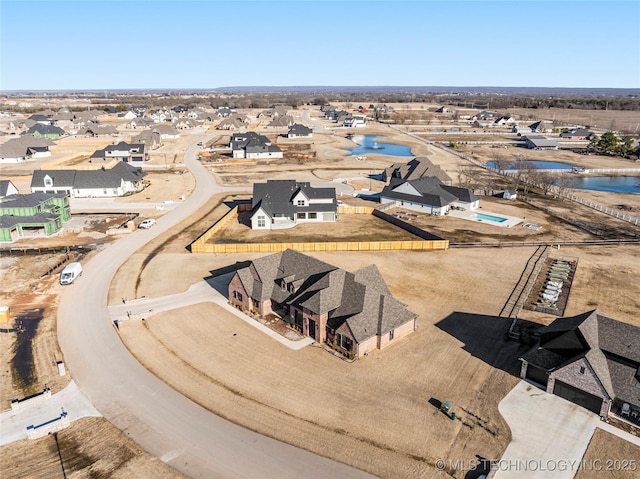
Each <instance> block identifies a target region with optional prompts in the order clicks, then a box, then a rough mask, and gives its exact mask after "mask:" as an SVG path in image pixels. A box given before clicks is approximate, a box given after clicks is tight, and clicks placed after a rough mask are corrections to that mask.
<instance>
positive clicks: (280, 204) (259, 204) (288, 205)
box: [252, 180, 337, 217]
mask: <svg viewBox="0 0 640 479" xmlns="http://www.w3.org/2000/svg"><path fill="white" fill-rule="evenodd" d="M298 192H302V193H303V194H304V195H305V196H306V197H307V198H308V199H309V200H314V199H330V200H332V201H331V202H330V203H315V204H310V205H308V206H298V205H294V204H293V197H294V196H295V195H296V194H298ZM252 206H253V208H254V211H255V210H257V209H258V208H262V210H263V211H264V212H265V213H266V214H268V215H269V216H271V217H273V215H274V214H276V213H278V214H280V213H285V214H286V213H291V214H293V213H296V212H303V211H316V212H319V211H336V207H337V202H336V189H335V188H313V187H312V186H311V184H310V183H309V182H307V181H301V182H297V181H295V180H267V182H266V183H254V184H253V200H252Z"/></svg>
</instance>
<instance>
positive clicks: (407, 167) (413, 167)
mask: <svg viewBox="0 0 640 479" xmlns="http://www.w3.org/2000/svg"><path fill="white" fill-rule="evenodd" d="M423 176H435V177H436V178H438V179H439V180H440V181H441V182H442V183H443V184H445V185H450V184H451V177H450V176H449V175H448V174H446V173H445V172H444V170H443V169H442V168H440V167H439V166H438V165H434V164H433V163H432V162H431V160H429V158H427V157H426V156H416V157H415V158H414V159H413V160H409V161H408V162H407V163H393V164H392V165H391V166H388V167H387V168H385V169H384V171H383V172H382V181H384V182H389V181H391V178H400V179H402V180H405V181H409V180H417V179H419V178H422V177H423Z"/></svg>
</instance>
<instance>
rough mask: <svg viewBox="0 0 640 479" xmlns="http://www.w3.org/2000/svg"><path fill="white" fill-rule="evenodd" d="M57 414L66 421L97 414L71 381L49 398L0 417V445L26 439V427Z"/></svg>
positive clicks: (47, 419)
mask: <svg viewBox="0 0 640 479" xmlns="http://www.w3.org/2000/svg"><path fill="white" fill-rule="evenodd" d="M61 411H64V412H66V413H67V417H68V419H69V421H70V422H73V421H75V420H76V419H80V418H81V417H86V416H100V415H101V414H100V413H99V412H98V411H97V410H96V408H94V407H93V406H92V405H91V403H90V402H89V400H88V399H87V398H86V397H85V396H84V394H82V392H80V391H79V390H78V388H77V386H76V384H75V383H74V382H73V381H71V382H70V383H69V385H68V386H67V387H66V388H64V389H63V390H62V391H60V392H59V393H56V394H53V395H51V397H50V398H45V397H40V398H38V400H36V401H33V400H32V402H31V403H30V404H28V405H25V406H23V407H21V408H20V409H17V410H15V411H13V410H11V411H5V412H3V413H2V414H0V431H2V433H1V434H0V446H4V445H5V444H9V443H11V442H14V441H19V440H20V439H26V438H27V427H28V426H37V425H39V424H43V423H45V422H47V421H49V420H51V419H53V418H55V417H57V416H59V415H60V413H61Z"/></svg>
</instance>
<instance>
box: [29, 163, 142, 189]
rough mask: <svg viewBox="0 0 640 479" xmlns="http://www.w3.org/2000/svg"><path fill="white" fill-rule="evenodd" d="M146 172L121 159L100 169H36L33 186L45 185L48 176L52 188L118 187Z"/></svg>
mask: <svg viewBox="0 0 640 479" xmlns="http://www.w3.org/2000/svg"><path fill="white" fill-rule="evenodd" d="M145 174H146V173H144V172H143V171H142V169H141V168H136V167H135V166H131V165H130V164H128V163H126V162H124V161H120V162H118V163H117V164H116V165H115V166H114V167H113V168H111V169H108V170H107V169H105V168H100V169H98V170H35V171H34V172H33V176H32V177H31V187H32V188H33V187H36V188H40V187H43V186H45V184H44V179H45V177H46V176H49V178H51V179H52V181H53V185H52V186H51V187H52V188H74V189H86V188H118V187H119V186H120V185H121V184H122V182H123V181H125V182H132V183H135V182H137V181H140V180H141V179H142V178H143V177H144V176H145Z"/></svg>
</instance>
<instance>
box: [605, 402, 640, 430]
mask: <svg viewBox="0 0 640 479" xmlns="http://www.w3.org/2000/svg"><path fill="white" fill-rule="evenodd" d="M609 414H610V415H613V416H614V417H615V418H616V419H621V420H623V421H625V422H628V423H630V424H632V425H634V426H635V427H640V406H638V405H635V404H631V403H627V402H624V401H621V400H619V399H616V400H614V401H613V404H612V405H611V409H610V411H609Z"/></svg>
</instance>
